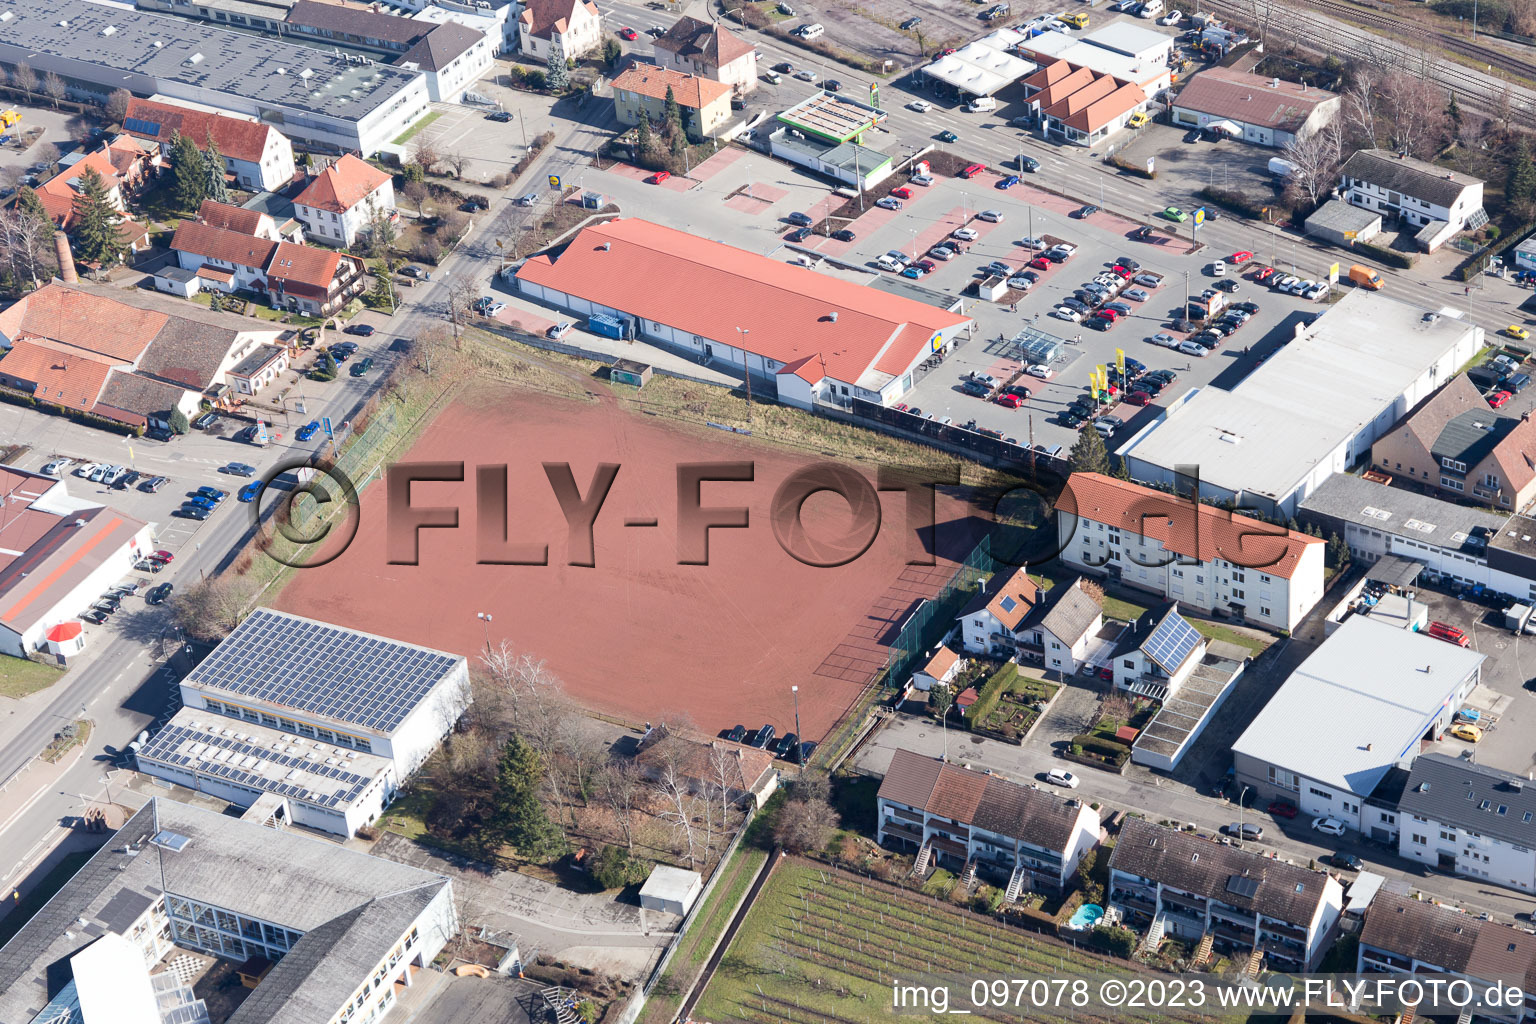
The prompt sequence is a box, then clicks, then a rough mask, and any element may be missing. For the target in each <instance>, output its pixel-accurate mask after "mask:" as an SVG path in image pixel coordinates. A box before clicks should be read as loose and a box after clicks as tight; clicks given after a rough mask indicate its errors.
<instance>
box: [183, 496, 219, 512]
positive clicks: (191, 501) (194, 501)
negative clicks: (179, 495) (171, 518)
mask: <svg viewBox="0 0 1536 1024" xmlns="http://www.w3.org/2000/svg"><path fill="white" fill-rule="evenodd" d="M215 504H216V502H214V500H213V499H212V498H210V497H208V496H207V495H206V494H199V495H198V496H197V497H195V498H188V499H187V500H186V501H184V502H182V503H181V507H182V508H203V509H207V510H208V511H209V512H212V511H213V509H214V505H215Z"/></svg>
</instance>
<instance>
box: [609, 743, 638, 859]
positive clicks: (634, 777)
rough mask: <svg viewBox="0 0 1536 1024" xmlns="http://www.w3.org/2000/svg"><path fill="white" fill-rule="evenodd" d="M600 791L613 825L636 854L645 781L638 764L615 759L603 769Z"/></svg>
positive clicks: (627, 848)
mask: <svg viewBox="0 0 1536 1024" xmlns="http://www.w3.org/2000/svg"><path fill="white" fill-rule="evenodd" d="M598 792H600V793H601V794H602V798H603V803H604V804H605V805H606V806H607V807H608V809H609V810H610V811H612V812H613V820H614V824H615V825H616V826H617V827H618V829H619V833H620V834H621V835H623V837H624V848H625V849H626V850H628V851H629V852H630V853H633V852H634V851H635V812H636V811H637V810H638V809H639V807H640V804H641V802H642V801H643V798H644V793H645V780H644V779H643V778H641V775H640V769H638V768H637V767H635V762H633V761H631V760H629V759H627V758H624V759H618V758H616V759H614V760H612V761H609V762H608V763H607V764H606V765H604V766H603V771H602V775H601V777H600V778H599V780H598Z"/></svg>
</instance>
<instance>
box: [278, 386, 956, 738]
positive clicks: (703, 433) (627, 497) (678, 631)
mask: <svg viewBox="0 0 1536 1024" xmlns="http://www.w3.org/2000/svg"><path fill="white" fill-rule="evenodd" d="M743 459H745V460H752V461H753V462H754V463H755V465H756V479H755V481H753V482H750V483H746V482H743V483H706V484H705V485H704V489H703V500H702V502H701V504H703V505H704V506H706V507H708V506H738V505H742V506H747V507H749V508H750V509H751V525H750V527H749V528H747V529H732V530H720V529H716V530H712V531H711V532H710V547H709V554H710V563H711V564H709V565H707V566H679V565H678V564H676V563H677V541H676V529H675V527H676V523H675V520H676V505H677V482H676V472H675V465H676V464H677V463H679V462H701V461H716V460H721V461H723V460H743ZM439 460H441V461H454V462H458V461H462V462H464V463H465V464H466V467H465V476H466V478H467V479H466V481H465V482H464V483H418V484H416V485H415V488H414V490H413V496H412V504H413V505H415V506H418V507H420V506H436V505H457V506H458V507H459V509H460V515H459V522H460V525H459V528H458V529H456V530H423V531H422V532H421V542H420V543H421V557H420V564H419V565H415V566H408V565H390V564H388V563H387V560H386V556H385V544H384V537H385V512H384V509H383V505H384V487H383V484H382V482H375V483H374V484H372V485H371V486H370V487H369V488H368V489H367V490H366V491H365V492H364V494H363V500H362V513H361V521H360V525H359V529H358V533H357V537H356V539H355V540H354V541H353V542H352V544H351V546H350V547H349V548H348V549H347V550H346V551H345V552H344V553H343V554H342V555H341V556H340V557H339V558H337V559H336V560H335V561H334V562H331V563H330V564H328V565H326V566H323V567H320V568H316V569H309V570H305V571H301V572H299V573H298V574H297V577H296V579H295V580H294V581H293V582H292V583H290V584H289V585H288V586H287V588H286V589H285V590H284V591H283V593H282V595H281V597H280V598H279V600H278V601H277V606H278V607H279V608H281V609H283V610H285V611H290V612H294V613H297V614H301V615H308V616H312V617H314V618H317V619H321V620H325V621H328V622H335V623H339V624H343V625H349V626H356V627H358V628H363V629H367V630H369V631H370V632H375V633H379V634H381V635H384V636H390V637H398V638H400V639H403V640H408V641H411V642H415V643H421V644H427V645H430V646H433V647H438V648H442V649H444V650H448V651H454V652H458V653H461V654H465V655H467V656H469V657H470V658H471V660H472V662H473V659H474V658H475V657H476V656H477V655H478V654H479V652H481V651H482V650H483V649H484V643H485V634H484V632H483V627H482V623H481V622H480V621H479V620H478V619H477V618H476V613H477V612H488V613H490V614H491V616H492V617H493V623H492V626H491V629H490V639H491V641H492V642H493V643H495V642H499V641H500V640H502V639H506V640H509V641H511V642H512V643H513V644H514V645H515V646H516V647H517V648H518V649H519V650H523V651H529V652H531V653H533V654H535V655H536V656H538V657H540V658H543V659H544V660H546V661H547V662H548V663H549V665H550V667H551V668H552V669H553V670H554V671H555V672H556V673H557V674H558V675H559V676H560V677H561V679H562V680H563V681H564V683H565V687H566V689H567V691H568V692H569V693H570V695H571V696H572V697H574V698H575V699H577V700H578V701H580V702H581V703H582V704H584V705H586V706H589V707H592V708H594V709H597V710H602V711H606V712H609V713H613V714H616V715H621V716H623V717H625V718H627V719H630V720H633V721H637V722H638V721H647V720H652V719H655V718H657V717H659V716H661V715H663V714H664V713H666V712H669V711H683V712H686V713H687V714H689V715H691V716H692V717H693V719H694V720H695V721H696V722H697V723H698V725H699V726H700V727H701V728H703V729H705V730H708V731H711V732H713V731H716V730H719V729H725V728H729V727H730V726H732V725H735V724H737V723H738V722H739V723H741V724H744V725H746V726H748V728H755V727H756V726H757V725H761V724H762V723H763V722H772V723H774V725H775V726H776V727H777V728H778V731H779V732H780V733H781V734H782V733H785V732H788V731H790V730H791V729H793V728H794V705H793V703H792V697H791V693H790V686H791V685H796V684H797V685H799V687H800V724H801V733H802V734H803V735H804V736H806V737H807V738H820V737H821V736H823V735H824V734H825V733H826V731H827V730H828V729H829V728H830V727H831V726H832V724H833V723H834V722H835V721H836V720H837V719H838V717H839V716H841V715H842V714H843V713H844V712H845V711H846V710H847V709H848V707H849V706H850V705H851V704H852V703H853V702H854V700H855V699H856V698H857V696H858V694H859V692H860V690H861V688H862V687H863V686H864V684H865V683H866V682H867V681H868V680H869V679H870V678H871V676H872V675H873V673H874V672H875V671H877V670H878V669H879V668H880V667H881V666H882V665H883V664H884V663H885V658H886V650H885V647H884V644H883V643H882V641H888V640H890V639H891V638H892V637H894V635H895V633H896V630H897V628H898V627H899V625H900V623H901V621H902V620H904V619H905V618H906V617H907V615H908V614H910V612H911V610H912V608H913V607H914V605H915V604H916V603H917V601H918V600H919V599H920V598H924V597H928V596H931V595H932V594H933V593H934V592H936V591H937V590H938V588H939V587H940V586H942V585H943V583H944V582H945V581H946V580H947V579H948V578H949V577H950V575H951V574H952V573H953V571H954V568H955V562H954V561H953V560H954V559H957V558H960V557H963V556H964V554H965V553H966V552H968V551H969V550H970V549H971V547H972V546H974V544H975V541H976V537H975V536H974V534H973V527H972V525H971V521H970V520H969V519H968V518H967V510H966V508H965V506H964V505H963V503H961V502H959V501H957V500H954V499H951V498H946V497H945V496H943V495H942V494H941V495H940V496H939V502H938V515H937V519H938V522H939V524H940V528H939V530H938V539H939V544H940V551H939V552H938V560H937V564H936V565H934V566H932V567H924V566H908V565H906V564H905V557H906V553H907V547H906V544H907V537H908V531H907V524H906V518H905V499H904V496H903V495H902V494H901V493H900V492H887V493H884V494H882V496H881V501H882V506H883V509H884V516H883V522H882V525H881V529H880V533H879V536H878V537H877V539H876V540H875V542H874V544H873V546H872V547H871V548H870V549H869V551H868V552H866V553H865V554H864V555H863V556H862V557H860V558H858V559H856V560H855V561H853V562H851V563H849V564H848V565H844V566H841V567H838V568H814V567H810V566H806V565H804V564H802V563H800V562H798V561H796V560H795V559H794V558H792V557H790V556H789V555H787V554H785V553H784V551H783V550H782V549H781V548H780V547H779V544H778V542H777V540H776V539H775V538H774V535H773V531H772V528H771V527H770V525H769V521H768V508H769V505H770V501H771V498H772V496H773V493H774V491H775V489H776V488H777V486H778V484H779V482H780V481H781V480H782V479H783V478H784V477H785V476H786V475H787V474H789V473H791V472H793V471H794V470H795V469H797V468H799V467H801V466H803V465H805V464H806V463H808V462H810V461H813V460H810V459H799V458H795V457H791V456H788V455H785V454H781V452H780V451H779V450H776V449H770V448H767V447H766V446H763V445H755V444H753V443H751V442H750V441H748V440H746V439H743V438H738V437H736V436H734V435H731V434H729V433H726V432H721V431H714V430H709V429H699V430H689V429H686V428H680V427H676V426H674V425H670V424H666V423H663V422H662V421H659V420H656V419H652V418H648V417H645V416H642V415H635V414H631V413H628V412H625V411H623V410H622V409H619V408H618V407H617V406H615V405H614V404H612V403H601V404H588V403H580V402H572V401H565V400H560V399H555V398H544V397H529V396H528V395H527V394H526V393H523V392H507V391H505V390H500V389H497V390H494V391H493V390H491V389H489V388H487V389H484V390H482V391H479V392H475V393H472V394H471V395H470V396H468V397H467V399H465V400H462V401H460V402H459V403H457V404H455V405H454V406H453V407H451V408H449V409H447V410H445V411H444V413H443V414H442V415H441V416H439V417H438V418H437V420H436V421H435V422H434V423H433V424H432V426H431V427H430V428H429V429H428V431H427V432H426V434H425V435H424V436H423V437H422V438H421V440H420V442H419V443H418V444H417V445H416V447H415V448H414V449H413V450H412V452H411V453H410V455H409V457H408V458H407V459H404V460H402V461H439ZM544 462H568V463H570V464H571V469H572V473H573V475H574V478H575V480H576V481H577V484H578V486H579V487H580V489H581V491H582V493H583V494H585V493H586V491H587V489H588V486H589V482H590V480H591V478H592V471H593V468H594V466H595V465H596V464H597V463H599V462H616V463H619V464H620V466H621V469H620V470H619V473H618V476H617V478H616V479H615V481H614V483H613V487H612V489H611V491H610V494H609V497H608V500H607V502H606V503H605V504H604V506H603V509H602V512H601V513H600V514H599V516H598V518H597V522H596V526H595V533H594V536H595V542H596V566H595V567H594V568H572V567H570V566H568V565H566V564H565V559H566V547H567V545H566V526H565V520H564V518H563V516H562V515H561V512H560V508H559V506H558V504H557V503H556V501H555V498H554V495H553V492H552V491H551V489H550V485H549V483H548V481H547V480H546V478H545V475H544V471H543V468H542V463H544ZM499 463H505V464H507V466H508V486H509V493H510V499H509V513H508V515H509V526H508V533H509V539H512V540H536V541H538V542H540V543H548V545H549V559H550V562H551V564H550V565H549V566H547V567H539V566H510V565H478V564H476V562H475V557H476V556H475V532H474V530H475V496H474V483H473V481H474V466H475V465H487V464H499ZM860 471H861V472H863V473H864V474H865V475H866V477H867V478H869V479H871V480H872V479H873V475H874V468H873V467H869V468H867V469H865V468H863V467H861V469H860ZM646 517H655V518H656V519H657V521H658V525H657V526H656V527H654V528H635V527H626V526H625V525H624V521H625V519H633V518H646ZM804 522H805V524H806V528H807V530H808V531H809V532H811V533H812V534H813V535H815V536H826V537H832V536H836V535H840V534H841V533H842V532H843V530H844V529H845V528H846V526H847V524H848V513H847V504H846V503H845V502H844V501H843V500H842V499H841V498H839V497H837V496H836V495H820V496H817V497H815V498H812V499H811V500H810V501H808V502H807V503H806V506H805V516H804ZM823 530H824V531H825V532H823Z"/></svg>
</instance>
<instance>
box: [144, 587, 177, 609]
mask: <svg viewBox="0 0 1536 1024" xmlns="http://www.w3.org/2000/svg"><path fill="white" fill-rule="evenodd" d="M173 589H175V587H174V586H173V585H172V584H171V583H169V582H166V583H162V584H160V585H159V586H156V587H152V588H150V591H149V593H147V594H145V595H144V603H145V604H164V603H165V599H166V598H168V597H170V596H171V591H172V590H173Z"/></svg>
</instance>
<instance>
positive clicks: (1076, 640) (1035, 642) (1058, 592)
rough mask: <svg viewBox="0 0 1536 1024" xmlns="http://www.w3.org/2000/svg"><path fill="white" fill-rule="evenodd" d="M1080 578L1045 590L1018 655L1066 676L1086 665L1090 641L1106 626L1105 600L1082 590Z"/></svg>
mask: <svg viewBox="0 0 1536 1024" xmlns="http://www.w3.org/2000/svg"><path fill="white" fill-rule="evenodd" d="M1084 582H1085V581H1084V579H1083V578H1082V577H1081V576H1079V577H1077V578H1075V579H1073V580H1072V582H1071V583H1062V584H1058V585H1057V586H1054V587H1052V588H1051V589H1050V590H1048V591H1046V593H1045V598H1044V599H1043V600H1042V601H1041V602H1039V603H1038V604H1036V606H1035V609H1034V611H1033V612H1032V613H1031V614H1030V616H1029V618H1028V620H1027V621H1026V622H1025V624H1024V628H1023V630H1021V631H1020V632H1021V634H1022V635H1021V636H1020V639H1019V645H1020V646H1019V653H1020V655H1022V657H1023V659H1024V660H1026V661H1036V660H1038V661H1039V662H1040V663H1041V664H1042V665H1043V666H1044V667H1045V668H1047V669H1050V670H1051V671H1053V672H1060V673H1061V674H1062V675H1064V676H1069V675H1072V674H1073V673H1075V672H1076V671H1077V670H1078V669H1079V668H1081V667H1082V666H1083V664H1084V663H1085V662H1086V660H1087V657H1088V654H1089V647H1090V642H1091V641H1092V640H1093V638H1094V637H1096V636H1098V634H1099V630H1100V629H1102V628H1103V626H1104V609H1103V607H1102V605H1101V604H1100V601H1101V600H1102V598H1100V597H1095V596H1094V595H1092V594H1089V593H1088V592H1087V591H1086V590H1084V589H1083V583H1084Z"/></svg>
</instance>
